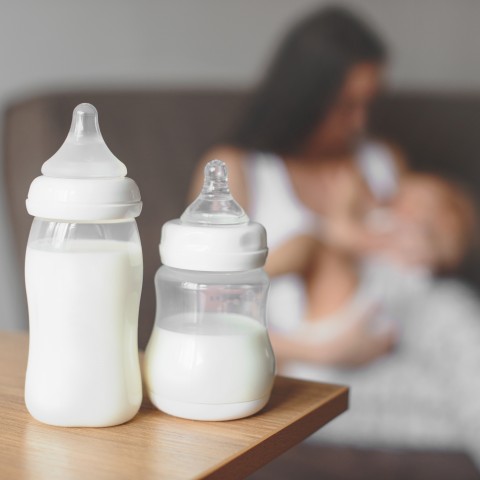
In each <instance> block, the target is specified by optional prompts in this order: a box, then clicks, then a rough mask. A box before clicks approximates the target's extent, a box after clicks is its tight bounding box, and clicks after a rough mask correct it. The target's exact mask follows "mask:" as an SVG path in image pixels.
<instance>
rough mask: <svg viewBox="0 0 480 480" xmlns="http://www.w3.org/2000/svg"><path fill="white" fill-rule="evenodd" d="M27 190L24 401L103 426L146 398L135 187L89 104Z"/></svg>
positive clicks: (52, 417)
mask: <svg viewBox="0 0 480 480" xmlns="http://www.w3.org/2000/svg"><path fill="white" fill-rule="evenodd" d="M42 173H43V175H42V176H40V177H38V178H36V179H35V180H34V181H33V183H32V185H31V187H30V191H29V195H28V199H27V209H28V211H29V213H30V214H31V215H34V216H35V218H34V221H33V225H32V229H31V232H30V237H29V240H28V245H27V253H26V261H25V281H26V288H27V298H28V310H29V323H30V345H29V356H28V367H27V375H26V383H25V402H26V405H27V408H28V410H29V412H30V413H31V415H32V416H33V417H35V418H36V419H37V420H39V421H41V422H44V423H48V424H52V425H59V426H84V427H103V426H110V425H116V424H119V423H123V422H126V421H128V420H130V419H131V418H132V417H133V416H134V415H135V414H136V413H137V411H138V409H139V407H140V403H141V399H142V387H141V376H140V368H139V361H138V349H137V330H138V309H139V302H140V294H141V288H142V276H143V261H142V249H141V244H140V238H139V235H138V230H137V226H136V222H135V219H134V218H135V217H136V216H138V215H139V214H140V211H141V206H142V204H141V201H140V193H139V191H138V187H137V186H136V184H135V182H133V180H131V179H129V178H126V177H125V175H126V168H125V166H124V165H123V164H122V163H121V162H120V161H119V160H117V159H116V158H115V157H114V156H113V154H112V153H111V152H110V150H109V149H108V147H107V146H106V145H105V143H104V141H103V138H102V136H101V134H100V130H99V127H98V117H97V112H96V110H95V108H94V107H93V106H92V105H89V104H81V105H79V106H77V108H76V109H75V111H74V113H73V121H72V127H71V129H70V132H69V135H68V137H67V139H66V140H65V143H64V144H63V145H62V147H61V148H60V150H59V151H58V152H57V153H56V154H55V155H54V156H53V157H52V158H51V159H49V160H48V161H47V162H46V163H45V164H44V165H43V167H42Z"/></svg>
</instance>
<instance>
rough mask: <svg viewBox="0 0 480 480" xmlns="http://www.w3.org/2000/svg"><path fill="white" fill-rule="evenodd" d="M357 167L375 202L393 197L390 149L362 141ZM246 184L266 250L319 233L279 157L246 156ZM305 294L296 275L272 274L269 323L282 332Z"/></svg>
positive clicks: (295, 320) (293, 323)
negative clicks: (267, 247) (293, 239)
mask: <svg viewBox="0 0 480 480" xmlns="http://www.w3.org/2000/svg"><path fill="white" fill-rule="evenodd" d="M356 161H357V164H358V168H359V170H360V172H361V173H362V176H363V177H364V179H365V181H366V183H367V185H368V187H369V188H370V190H371V192H372V194H373V195H374V197H375V198H377V199H378V200H379V201H380V202H384V201H387V200H389V199H390V198H392V197H393V195H395V193H396V189H397V185H398V173H397V169H396V165H395V161H394V159H393V158H392V155H391V153H390V151H389V150H388V149H387V148H386V147H384V146H383V145H381V144H378V143H374V142H368V143H364V144H363V145H362V146H361V147H360V148H359V150H358V152H357V155H356ZM246 173H247V177H248V178H247V180H248V182H247V183H248V185H249V200H250V202H249V204H250V208H249V216H250V218H251V219H252V220H254V221H256V222H259V223H261V224H263V225H264V226H265V228H266V230H267V238H268V244H269V248H270V249H275V248H276V247H278V246H279V245H281V244H283V243H285V242H286V241H287V240H289V239H291V238H294V237H296V236H298V235H302V234H315V233H318V232H319V225H320V226H321V222H322V218H321V216H320V215H318V214H316V213H314V212H313V211H311V210H310V209H308V208H307V207H305V206H304V205H303V204H302V202H301V201H300V200H299V199H298V197H297V195H296V194H295V191H294V189H293V185H292V183H291V180H290V176H289V174H288V171H287V168H286V166H285V163H284V161H283V160H282V159H281V158H280V157H278V156H276V155H273V154H267V153H255V154H252V155H250V156H249V157H248V158H247V160H246ZM305 306H306V293H305V288H304V284H303V281H302V279H301V278H300V277H299V276H298V275H295V274H288V275H284V276H281V277H277V278H274V279H273V280H272V285H271V289H270V295H269V306H268V317H269V323H270V326H271V327H273V328H275V329H277V330H279V331H283V332H287V331H292V330H293V329H295V328H297V327H298V326H299V324H300V322H301V321H302V320H303V317H304V312H305Z"/></svg>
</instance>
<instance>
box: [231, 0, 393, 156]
mask: <svg viewBox="0 0 480 480" xmlns="http://www.w3.org/2000/svg"><path fill="white" fill-rule="evenodd" d="M385 59H386V49H385V46H384V45H383V43H382V41H381V40H380V38H379V37H378V36H377V35H376V33H375V32H373V31H372V30H371V29H370V28H369V27H368V26H367V25H366V24H364V23H363V22H362V21H361V20H360V19H359V18H357V17H356V16H355V15H354V14H352V13H351V12H349V11H348V10H346V9H344V8H341V7H327V8H323V9H322V10H320V11H319V12H318V13H315V14H313V15H310V16H308V17H307V18H306V19H304V20H303V21H301V22H300V23H299V24H298V25H297V26H296V27H294V28H293V29H292V30H291V31H290V33H288V35H287V36H286V38H285V39H284V41H283V43H282V44H281V46H280V48H279V49H278V51H277V54H276V56H275V57H274V59H273V62H272V64H271V66H270V68H269V70H268V71H267V74H266V76H265V78H264V79H263V82H262V83H261V84H260V86H259V88H258V89H257V91H256V93H255V94H254V96H253V99H252V101H251V104H250V105H249V108H247V111H246V112H245V114H244V116H243V118H242V119H241V121H240V123H239V124H238V125H237V128H236V129H235V131H234V132H233V135H231V136H230V138H229V143H230V144H232V145H234V146H236V147H238V148H241V149H244V150H256V151H265V152H273V153H277V154H279V155H288V154H295V153H298V151H299V150H300V149H301V147H302V145H304V142H305V141H306V140H307V139H308V137H309V136H310V135H311V134H312V132H313V131H314V129H315V127H316V126H317V125H318V123H319V122H320V121H321V120H322V119H323V118H324V117H325V115H326V114H327V111H328V109H329V107H330V106H331V104H332V103H333V101H334V100H335V98H336V96H337V94H338V90H339V89H340V87H341V86H342V83H343V81H344V78H345V76H346V74H347V72H348V71H349V69H350V68H351V67H352V66H354V65H355V64H358V63H360V62H375V63H381V62H383V61H384V60H385Z"/></svg>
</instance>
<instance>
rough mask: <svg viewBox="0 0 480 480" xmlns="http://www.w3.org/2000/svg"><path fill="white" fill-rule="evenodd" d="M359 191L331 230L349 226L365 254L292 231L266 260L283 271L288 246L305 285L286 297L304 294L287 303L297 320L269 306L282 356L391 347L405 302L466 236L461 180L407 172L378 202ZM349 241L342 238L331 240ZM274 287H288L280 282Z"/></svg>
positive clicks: (329, 358)
mask: <svg viewBox="0 0 480 480" xmlns="http://www.w3.org/2000/svg"><path fill="white" fill-rule="evenodd" d="M364 198H365V202H364V204H363V205H362V203H361V202H360V201H359V200H357V201H356V202H355V203H356V213H355V215H354V216H352V218H351V220H350V221H351V225H350V226H349V228H344V227H342V229H338V228H337V227H336V226H334V230H335V229H336V232H341V231H345V232H348V233H349V235H350V238H351V234H352V232H353V235H356V236H357V237H358V238H359V239H361V241H362V242H363V245H365V246H367V247H365V248H364V249H363V251H362V255H355V254H354V253H352V251H351V250H348V249H347V250H342V248H340V249H338V248H330V247H329V244H330V243H331V238H329V241H327V242H325V241H324V239H323V238H322V235H321V233H320V235H318V236H315V235H311V236H310V235H304V236H301V237H296V238H294V239H292V240H291V241H289V242H288V244H286V245H284V246H283V247H280V248H279V249H277V250H276V251H274V252H273V254H272V256H271V258H270V259H269V263H267V270H268V271H269V273H270V274H271V275H273V276H275V275H277V274H281V273H286V272H278V270H277V267H276V265H277V264H282V265H283V267H282V268H285V256H288V258H289V259H290V267H291V271H294V272H295V273H296V274H298V276H300V277H301V279H302V283H303V285H304V289H303V292H304V298H303V302H298V299H297V300H296V302H291V303H292V304H293V303H296V304H299V303H300V304H303V312H293V313H292V312H290V317H291V318H290V320H291V319H292V318H294V317H295V318H297V319H301V320H299V321H298V322H297V323H295V322H292V321H290V324H289V327H288V329H285V328H284V327H285V321H283V320H282V318H281V317H282V314H283V315H284V319H285V312H283V313H282V312H279V311H277V312H276V313H275V312H271V314H270V322H271V324H272V342H273V343H274V347H275V350H276V355H277V357H279V358H280V360H281V359H282V358H283V359H285V360H287V359H289V360H291V359H297V360H299V361H304V362H312V363H322V364H329V363H330V364H337V365H338V364H339V363H346V364H350V363H363V362H365V361H369V360H370V359H372V358H374V357H375V356H378V354H379V353H382V352H384V351H386V350H388V349H389V348H391V347H392V345H393V344H394V342H395V337H396V330H397V327H398V322H399V321H400V320H401V318H402V315H404V314H405V307H406V306H409V305H410V304H411V303H412V300H413V299H415V298H418V296H419V295H421V294H422V292H424V291H425V290H424V289H425V288H428V286H429V285H430V284H431V279H432V277H433V276H434V275H435V274H437V273H441V272H446V271H449V270H453V269H454V268H455V267H457V266H458V265H459V264H460V262H461V261H462V259H463V257H464V256H465V254H466V252H467V250H468V248H469V246H470V244H471V242H472V238H473V233H474V229H475V228H474V227H475V215H474V210H473V206H472V203H471V202H470V201H469V199H468V198H467V196H466V195H465V193H464V192H463V191H462V190H461V189H460V188H458V187H457V186H456V185H454V184H453V183H451V182H448V181H446V180H444V179H442V178H440V177H438V176H435V175H430V174H407V175H405V176H404V177H403V178H402V180H401V182H400V184H399V188H398V191H397V194H396V195H395V197H394V198H393V199H392V200H391V201H390V202H389V203H388V204H385V205H382V206H381V207H379V206H378V205H377V206H376V208H371V206H372V203H371V199H369V198H367V196H365V197H364ZM334 221H335V220H332V222H334ZM342 222H344V220H343V219H342ZM337 234H338V233H337ZM347 241H348V239H345V240H344V239H341V238H340V239H339V240H338V244H339V245H343V244H346V243H347ZM279 259H281V260H282V262H280V261H279ZM272 293H273V294H274V295H275V294H276V293H275V291H272ZM277 293H278V291H277ZM280 294H281V295H283V296H284V295H286V294H287V291H286V290H284V291H283V293H282V292H281V289H280ZM286 303H287V302H285V298H283V301H280V299H277V300H276V299H275V298H271V300H270V304H271V305H272V304H273V305H275V304H282V305H285V304H286ZM275 327H277V328H275ZM332 340H333V341H332ZM319 342H320V344H319ZM322 342H323V343H322ZM342 351H343V352H345V351H347V352H349V355H347V356H345V355H344V354H343V353H342ZM350 353H351V355H350ZM349 358H351V361H350V360H349Z"/></svg>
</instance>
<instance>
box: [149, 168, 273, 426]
mask: <svg viewBox="0 0 480 480" xmlns="http://www.w3.org/2000/svg"><path fill="white" fill-rule="evenodd" d="M160 254H161V259H162V262H163V264H164V265H163V266H162V267H161V268H160V269H159V270H158V272H157V275H156V277H155V286H156V291H157V315H156V322H155V327H154V329H153V332H152V336H151V338H150V341H149V343H148V346H147V350H146V355H145V381H146V386H147V391H148V394H149V396H150V399H151V400H152V402H153V403H154V404H155V405H156V406H157V407H158V408H159V409H161V410H163V411H164V412H166V413H169V414H171V415H175V416H179V417H184V418H190V419H195V420H231V419H234V418H240V417H245V416H248V415H251V414H253V413H255V412H257V411H259V410H260V409H261V408H263V407H264V406H265V404H266V403H267V402H268V399H269V397H270V392H271V389H272V385H273V378H274V373H275V359H274V355H273V351H272V348H271V344H270V340H269V338H268V333H267V329H266V319H265V309H266V301H267V292H268V287H269V279H268V276H267V274H266V273H265V271H264V270H263V268H262V267H263V265H264V263H265V259H266V255H267V246H266V233H265V229H264V228H263V227H262V226H261V225H259V224H258V223H254V222H250V221H249V219H248V217H247V215H246V214H245V212H244V211H243V209H242V208H241V207H240V206H239V205H238V204H237V202H236V201H235V200H234V199H233V198H232V196H231V194H230V191H229V189H228V182H227V170H226V166H225V164H224V163H223V162H220V161H218V160H214V161H212V162H210V163H209V164H208V165H207V166H206V168H205V184H204V187H203V190H202V193H201V194H200V196H199V197H198V198H197V200H196V201H195V202H193V203H192V205H190V207H189V208H187V210H186V211H185V213H184V214H183V215H182V217H181V219H179V220H172V221H170V222H167V223H166V224H165V225H164V227H163V230H162V239H161V245H160Z"/></svg>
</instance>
